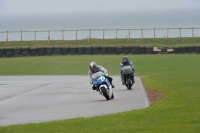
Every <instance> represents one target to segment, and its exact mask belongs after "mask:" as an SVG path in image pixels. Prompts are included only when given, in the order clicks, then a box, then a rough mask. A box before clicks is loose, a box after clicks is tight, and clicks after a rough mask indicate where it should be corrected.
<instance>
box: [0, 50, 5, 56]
mask: <svg viewBox="0 0 200 133" xmlns="http://www.w3.org/2000/svg"><path fill="white" fill-rule="evenodd" d="M3 56H4V50H3V49H0V57H3Z"/></svg>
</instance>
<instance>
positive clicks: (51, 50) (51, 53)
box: [45, 48, 54, 55]
mask: <svg viewBox="0 0 200 133" xmlns="http://www.w3.org/2000/svg"><path fill="white" fill-rule="evenodd" d="M53 53H54V51H53V48H45V55H53Z"/></svg>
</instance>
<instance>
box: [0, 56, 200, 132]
mask: <svg viewBox="0 0 200 133" xmlns="http://www.w3.org/2000/svg"><path fill="white" fill-rule="evenodd" d="M122 57H123V55H93V56H91V55H81V56H80V55H66V56H42V57H41V56H40V57H18V58H15V57H12V58H0V63H1V65H0V70H1V72H0V75H86V74H87V72H88V64H89V62H91V61H96V62H97V64H100V65H103V66H105V68H107V69H108V71H109V73H110V75H111V76H112V75H119V63H120V61H121V59H122ZM128 57H129V58H130V59H131V60H132V61H133V63H134V64H135V69H136V75H137V76H141V77H142V81H143V83H144V86H145V88H149V89H152V90H158V91H160V92H161V93H162V94H163V97H162V99H161V100H158V101H153V102H152V104H151V106H150V107H148V108H145V109H141V110H132V111H127V112H124V113H117V114H112V115H104V116H97V117H91V118H76V119H69V120H62V121H53V122H43V123H38V124H23V125H12V126H1V127H0V133H94V132H95V133H103V132H105V133H107V132H110V133H133V132H136V133H147V132H153V133H169V132H170V133H198V132H199V130H200V105H199V103H200V97H199V94H200V67H199V66H200V55H199V54H157V55H128Z"/></svg>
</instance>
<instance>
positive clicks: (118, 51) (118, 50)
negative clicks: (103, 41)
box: [115, 47, 124, 54]
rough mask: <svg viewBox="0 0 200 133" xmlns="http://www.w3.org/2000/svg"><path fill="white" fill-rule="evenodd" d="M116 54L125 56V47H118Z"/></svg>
mask: <svg viewBox="0 0 200 133" xmlns="http://www.w3.org/2000/svg"><path fill="white" fill-rule="evenodd" d="M115 53H116V54H123V53H124V47H116V49H115Z"/></svg>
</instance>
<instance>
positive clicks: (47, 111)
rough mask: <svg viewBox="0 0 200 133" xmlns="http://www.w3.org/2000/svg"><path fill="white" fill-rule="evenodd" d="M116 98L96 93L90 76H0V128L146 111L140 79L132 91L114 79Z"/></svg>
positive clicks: (145, 101) (147, 101) (146, 101)
mask: <svg viewBox="0 0 200 133" xmlns="http://www.w3.org/2000/svg"><path fill="white" fill-rule="evenodd" d="M112 77H113V84H114V85H115V88H114V90H113V92H114V96H115V98H114V99H113V100H106V99H105V98H104V97H103V96H102V95H100V94H99V93H98V92H97V91H94V90H92V88H91V87H92V86H91V85H90V84H89V78H88V76H0V126H6V125H15V124H26V123H39V122H48V121H54V120H64V119H71V118H77V117H92V116H101V115H107V114H113V113H119V112H125V111H131V110H138V109H143V108H146V107H148V106H149V105H150V101H149V99H148V97H147V95H146V92H145V89H144V86H143V84H142V82H141V79H140V78H139V77H135V81H136V83H135V84H134V85H133V87H132V90H127V89H126V87H125V86H123V85H122V84H121V80H120V77H119V76H112Z"/></svg>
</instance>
